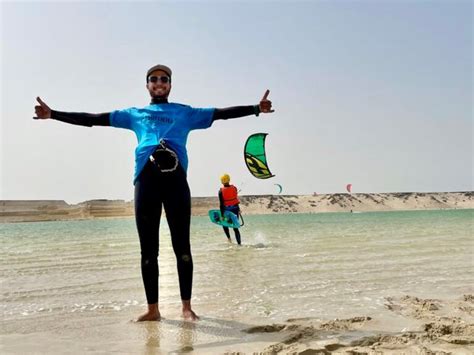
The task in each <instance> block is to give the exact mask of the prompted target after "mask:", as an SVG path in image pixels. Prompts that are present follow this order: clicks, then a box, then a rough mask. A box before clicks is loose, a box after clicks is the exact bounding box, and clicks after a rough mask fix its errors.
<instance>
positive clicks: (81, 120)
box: [51, 110, 110, 127]
mask: <svg viewBox="0 0 474 355" xmlns="http://www.w3.org/2000/svg"><path fill="white" fill-rule="evenodd" d="M51 118H52V119H53V120H56V121H61V122H65V123H70V124H74V125H78V126H86V127H92V126H110V113H108V112H106V113H85V112H62V111H55V110H51Z"/></svg>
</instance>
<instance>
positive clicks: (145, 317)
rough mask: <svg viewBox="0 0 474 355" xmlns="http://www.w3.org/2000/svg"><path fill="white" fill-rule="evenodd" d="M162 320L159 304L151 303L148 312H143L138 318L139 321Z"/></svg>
mask: <svg viewBox="0 0 474 355" xmlns="http://www.w3.org/2000/svg"><path fill="white" fill-rule="evenodd" d="M159 320H161V315H160V311H159V310H158V304H157V303H154V304H149V305H148V312H146V313H145V314H142V315H141V316H140V317H138V318H137V320H136V321H137V322H146V321H159Z"/></svg>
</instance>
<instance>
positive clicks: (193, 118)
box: [51, 99, 260, 304]
mask: <svg viewBox="0 0 474 355" xmlns="http://www.w3.org/2000/svg"><path fill="white" fill-rule="evenodd" d="M259 113H260V112H259V110H258V105H257V106H237V107H229V108H225V109H214V108H212V109H194V108H191V107H189V106H185V105H179V104H173V103H168V101H167V100H166V99H154V100H153V101H152V102H151V104H150V105H149V106H146V107H144V108H130V109H126V110H120V111H113V112H109V113H100V114H90V113H75V112H60V111H54V110H53V111H52V114H51V118H53V119H55V120H58V121H62V122H66V123H70V124H75V125H81V126H89V127H92V126H114V127H119V128H125V129H129V130H132V131H134V132H135V134H136V135H137V139H138V143H139V144H138V147H137V150H136V156H135V162H136V164H135V176H134V184H135V220H136V225H137V230H138V235H139V239H140V248H141V270H142V277H143V283H144V286H145V293H146V298H147V302H148V304H154V303H157V302H158V278H159V271H158V260H157V259H158V253H159V225H160V217H161V212H162V208H163V207H164V209H165V212H166V219H167V222H168V225H169V228H170V233H171V241H172V245H173V250H174V253H175V256H176V261H177V268H178V277H179V285H180V293H181V299H182V300H190V299H191V293H192V280H193V259H192V255H191V246H190V221H191V194H190V190H189V186H188V182H187V177H186V171H187V165H188V160H187V152H186V139H187V135H188V133H189V132H190V131H191V130H193V129H203V128H207V127H210V126H211V125H212V122H213V121H215V120H219V119H230V118H237V117H243V116H249V115H254V114H255V115H258V114H259ZM161 140H164V141H165V142H166V145H167V147H168V148H170V149H171V150H172V151H174V152H175V153H176V155H177V157H178V160H179V163H178V166H177V168H176V169H175V170H173V171H170V172H162V171H161V170H160V168H159V167H157V165H156V164H155V163H153V162H152V161H151V160H150V155H153V154H154V152H155V150H156V149H157V147H159V143H160V141H161ZM239 244H240V241H239Z"/></svg>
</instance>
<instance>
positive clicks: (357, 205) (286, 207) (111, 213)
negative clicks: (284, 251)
mask: <svg viewBox="0 0 474 355" xmlns="http://www.w3.org/2000/svg"><path fill="white" fill-rule="evenodd" d="M240 201H241V209H242V211H243V213H244V214H248V215H250V214H273V213H320V212H351V211H353V212H367V211H401V210H426V209H468V208H474V203H473V201H474V192H473V191H466V192H430V193H421V192H403V193H370V194H369V193H358V194H347V193H338V194H322V195H247V196H241V197H240ZM218 204H219V201H218V199H217V197H194V198H193V199H192V213H193V215H195V216H205V215H207V212H208V210H210V209H213V208H218ZM133 213H134V212H133V201H124V200H91V201H85V202H81V203H79V204H71V205H70V204H67V203H66V202H65V201H60V200H2V201H0V223H6V222H34V221H57V220H73V219H89V218H107V217H108V218H111V217H131V216H133Z"/></svg>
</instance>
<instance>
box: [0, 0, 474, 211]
mask: <svg viewBox="0 0 474 355" xmlns="http://www.w3.org/2000/svg"><path fill="white" fill-rule="evenodd" d="M0 11H1V27H0V30H1V47H0V50H1V56H0V68H1V78H2V79H1V88H0V90H1V91H0V107H1V111H0V112H1V122H0V130H1V145H0V157H1V166H0V167H1V170H0V173H1V174H0V178H1V180H0V199H2V200H12V199H22V200H25V199H27V200H34V199H54V200H65V201H66V202H68V203H77V202H81V201H85V200H90V199H102V198H103V199H123V200H127V201H129V200H132V199H133V184H132V180H133V169H134V149H135V147H136V143H137V142H136V138H135V135H134V133H133V132H131V131H127V130H123V129H117V128H112V127H92V128H88V127H80V126H74V125H69V124H65V123H62V122H58V121H54V120H42V121H38V120H33V119H32V117H33V116H34V105H35V103H36V102H35V98H36V97H37V96H40V97H41V98H42V99H43V100H44V101H45V102H46V103H47V104H48V105H49V106H50V107H51V108H52V109H56V110H60V111H61V110H62V111H72V112H92V113H95V112H111V111H113V110H117V109H123V108H128V107H143V106H146V105H147V104H148V103H149V94H148V92H147V91H146V88H145V73H146V71H147V69H148V68H150V67H151V66H153V65H155V64H158V63H161V64H166V65H168V66H170V67H171V68H172V70H173V88H172V91H171V94H170V98H169V99H170V101H172V102H178V103H183V104H188V105H191V106H194V107H228V106H236V105H253V104H257V103H258V102H259V101H260V99H261V97H262V96H263V94H264V92H265V90H266V89H269V90H270V95H269V97H268V98H269V99H270V100H271V101H272V102H273V106H274V109H275V112H274V113H272V114H265V115H264V114H261V115H260V116H259V117H255V116H249V117H244V118H239V119H235V120H228V121H217V122H214V124H213V125H212V127H210V128H209V129H206V130H196V131H193V132H191V133H190V135H189V139H188V144H187V148H188V155H189V169H188V181H189V184H190V188H191V193H192V195H193V196H214V195H216V194H217V191H218V189H219V187H220V180H219V177H220V176H221V175H222V174H223V173H228V174H230V176H231V182H232V183H234V184H235V185H237V186H238V187H239V188H240V189H241V194H242V195H258V194H276V193H278V191H279V188H278V187H277V185H276V184H280V185H282V187H283V191H282V194H312V193H318V194H323V193H340V192H345V186H346V184H348V183H352V185H353V193H371V192H374V193H384V192H406V191H417V192H432V191H439V192H441V191H466V190H472V189H473V143H472V140H473V133H474V132H473V116H472V102H473V89H472V63H473V43H472V36H473V28H472V20H473V5H472V3H471V2H470V1H455V0H454V1H410V0H399V1H143V2H135V1H134V2H131V1H100V2H99V1H83V2H69V1H55V2H45V1H1V4H0ZM258 132H264V133H268V137H267V141H266V152H267V159H268V162H269V167H270V170H271V171H272V173H273V174H274V175H275V177H273V178H271V179H268V180H259V179H256V178H254V177H253V176H252V175H250V173H249V172H248V170H247V168H246V166H245V162H244V159H243V146H244V143H245V141H246V139H247V137H248V136H249V135H251V134H253V133H258Z"/></svg>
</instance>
